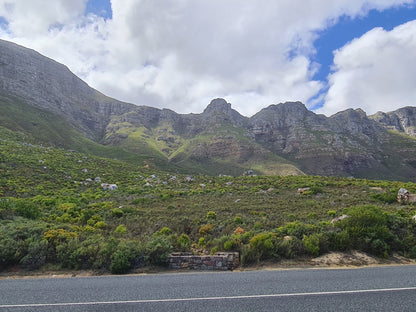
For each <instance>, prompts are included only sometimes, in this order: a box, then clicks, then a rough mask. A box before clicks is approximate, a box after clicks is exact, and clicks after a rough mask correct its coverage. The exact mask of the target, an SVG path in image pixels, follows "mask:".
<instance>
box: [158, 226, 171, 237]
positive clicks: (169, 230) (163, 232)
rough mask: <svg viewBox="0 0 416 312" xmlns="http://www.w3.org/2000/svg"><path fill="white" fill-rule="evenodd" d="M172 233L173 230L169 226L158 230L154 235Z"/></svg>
mask: <svg viewBox="0 0 416 312" xmlns="http://www.w3.org/2000/svg"><path fill="white" fill-rule="evenodd" d="M170 234H172V230H171V229H170V228H168V227H167V226H165V227H163V228H161V229H160V231H159V232H156V233H155V234H154V235H170Z"/></svg>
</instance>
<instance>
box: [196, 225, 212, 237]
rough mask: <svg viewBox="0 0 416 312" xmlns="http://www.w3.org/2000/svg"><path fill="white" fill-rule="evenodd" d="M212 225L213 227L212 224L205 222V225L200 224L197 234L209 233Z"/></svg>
mask: <svg viewBox="0 0 416 312" xmlns="http://www.w3.org/2000/svg"><path fill="white" fill-rule="evenodd" d="M213 227H214V226H213V225H212V224H205V225H202V226H201V227H200V228H199V231H198V233H199V235H201V236H207V235H209V234H211V230H212V228H213Z"/></svg>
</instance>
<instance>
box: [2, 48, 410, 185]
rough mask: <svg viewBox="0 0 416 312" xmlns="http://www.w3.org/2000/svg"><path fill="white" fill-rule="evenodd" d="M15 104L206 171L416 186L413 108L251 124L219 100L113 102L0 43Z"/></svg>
mask: <svg viewBox="0 0 416 312" xmlns="http://www.w3.org/2000/svg"><path fill="white" fill-rule="evenodd" d="M2 102H3V104H2ZM16 102H19V103H25V105H28V106H30V107H35V108H37V109H40V110H43V111H47V112H48V113H52V114H54V115H53V116H55V115H56V116H59V117H60V118H64V119H65V120H66V121H67V122H69V124H70V125H72V127H73V131H78V132H81V133H82V134H83V135H84V136H86V137H88V138H89V139H92V140H94V141H95V142H97V143H101V144H105V145H113V146H120V147H122V148H124V149H127V150H129V151H133V152H135V153H138V154H140V155H143V157H149V158H158V159H164V161H166V162H169V163H170V164H174V165H177V166H180V167H181V168H185V169H189V168H191V169H192V170H193V171H195V170H200V172H203V173H212V174H218V173H225V174H242V173H243V172H244V171H247V170H253V169H254V172H255V173H260V174H281V175H284V174H302V173H306V174H312V175H338V176H354V177H366V178H390V179H402V180H408V179H416V143H415V141H414V139H413V138H410V137H409V136H413V137H414V136H416V108H414V107H405V108H402V109H399V110H397V111H394V112H390V113H382V112H380V113H377V114H375V115H373V116H367V115H366V114H365V112H364V111H362V110H360V109H356V110H353V109H348V110H345V111H343V112H339V113H337V114H335V115H333V116H331V117H326V116H323V115H317V114H315V113H314V112H311V111H309V110H308V109H307V108H306V107H305V105H304V104H302V103H300V102H287V103H281V104H277V105H270V106H269V107H266V108H264V109H262V110H261V111H260V112H258V113H257V114H255V115H254V116H252V117H250V118H248V117H244V116H242V115H240V114H239V113H238V112H237V111H235V110H234V109H232V107H231V104H230V103H227V102H226V101H225V100H224V99H214V100H213V101H211V103H210V104H209V105H208V106H207V107H206V109H205V110H204V111H203V112H202V113H201V114H177V113H176V112H174V111H172V110H169V109H157V108H153V107H148V106H136V105H133V104H127V103H123V102H120V101H117V100H114V99H111V98H109V97H106V96H104V95H103V94H101V93H99V92H98V91H96V90H94V89H92V88H90V87H89V86H88V85H87V84H86V83H85V82H83V81H82V80H81V79H79V78H78V77H76V76H75V75H73V74H72V73H71V72H70V71H69V69H68V68H67V67H65V66H64V65H62V64H59V63H57V62H55V61H53V60H51V59H48V58H46V57H44V56H42V55H40V54H39V53H37V52H35V51H33V50H29V49H26V48H23V47H21V46H18V45H16V44H13V43H10V42H7V41H2V40H0V104H2V105H3V107H5V106H4V105H6V104H4V103H16ZM7 105H12V104H7ZM26 107H27V106H26ZM10 112H12V111H10ZM23 113H24V112H23ZM23 113H22V114H23ZM20 116H21V115H20ZM14 117H15V116H3V119H0V120H3V121H5V122H4V124H0V126H7V125H8V123H7V118H10V120H13V121H14V123H18V122H31V121H30V120H27V121H24V120H23V121H22V119H21V118H20V119H18V118H14ZM9 124H11V123H9ZM48 125H49V124H48ZM53 126H54V125H53V124H52V125H50V128H53ZM26 129H27V128H26ZM390 130H394V131H390ZM399 133H402V134H405V135H399ZM33 136H36V133H33ZM63 146H65V145H63ZM195 168H198V169H195Z"/></svg>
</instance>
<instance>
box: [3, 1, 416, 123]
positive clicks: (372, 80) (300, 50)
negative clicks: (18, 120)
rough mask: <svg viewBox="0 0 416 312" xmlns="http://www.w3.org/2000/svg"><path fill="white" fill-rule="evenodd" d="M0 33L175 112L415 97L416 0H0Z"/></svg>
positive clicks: (94, 82) (385, 107) (368, 104)
mask: <svg viewBox="0 0 416 312" xmlns="http://www.w3.org/2000/svg"><path fill="white" fill-rule="evenodd" d="M0 38H1V39H4V40H9V41H13V42H15V43H17V44H20V45H23V46H25V47H28V48H31V49H34V50H36V51H38V52H40V53H41V54H43V55H45V56H48V57H50V58H52V59H54V60H56V61H58V62H60V63H63V64H65V65H66V66H68V67H69V69H70V70H71V71H72V72H73V73H74V74H76V75H77V76H79V77H80V78H81V79H83V80H84V81H86V82H87V83H88V84H89V85H90V86H91V87H93V88H95V89H97V90H99V91H100V92H102V93H104V94H106V95H108V96H111V97H113V98H116V99H118V100H122V101H126V102H129V103H134V104H137V105H147V106H152V107H158V108H169V109H172V110H174V111H176V112H178V113H201V112H202V111H203V110H204V108H205V107H206V106H207V105H208V104H209V103H210V101H211V100H212V99H214V98H224V99H226V100H227V101H228V102H230V103H231V105H232V107H233V108H234V109H235V110H237V111H238V112H240V113H241V114H242V115H245V116H252V115H253V114H255V113H257V112H258V111H260V110H261V109H262V108H265V107H267V106H269V105H271V104H278V103H281V102H286V101H301V102H303V103H304V104H305V105H306V106H307V107H308V109H310V110H313V111H314V112H316V113H319V114H325V115H327V116H330V115H332V114H335V113H337V112H339V111H343V110H346V109H349V108H353V109H356V108H361V109H363V110H364V111H365V112H366V113H367V114H368V115H371V114H374V113H376V112H377V111H384V112H389V111H393V110H396V109H398V108H401V107H404V106H416V61H415V60H416V0H337V1H334V0H256V1H254V0H71V1H68V0H48V1H47V0H0Z"/></svg>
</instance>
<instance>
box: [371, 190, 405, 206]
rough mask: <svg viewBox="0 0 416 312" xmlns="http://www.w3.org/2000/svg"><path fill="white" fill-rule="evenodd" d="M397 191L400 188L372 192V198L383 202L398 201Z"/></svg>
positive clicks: (391, 202)
mask: <svg viewBox="0 0 416 312" xmlns="http://www.w3.org/2000/svg"><path fill="white" fill-rule="evenodd" d="M397 191H398V190H394V191H390V192H384V193H376V194H371V195H370V196H371V198H374V199H377V200H379V201H381V202H383V203H387V204H393V203H395V202H397Z"/></svg>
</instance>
